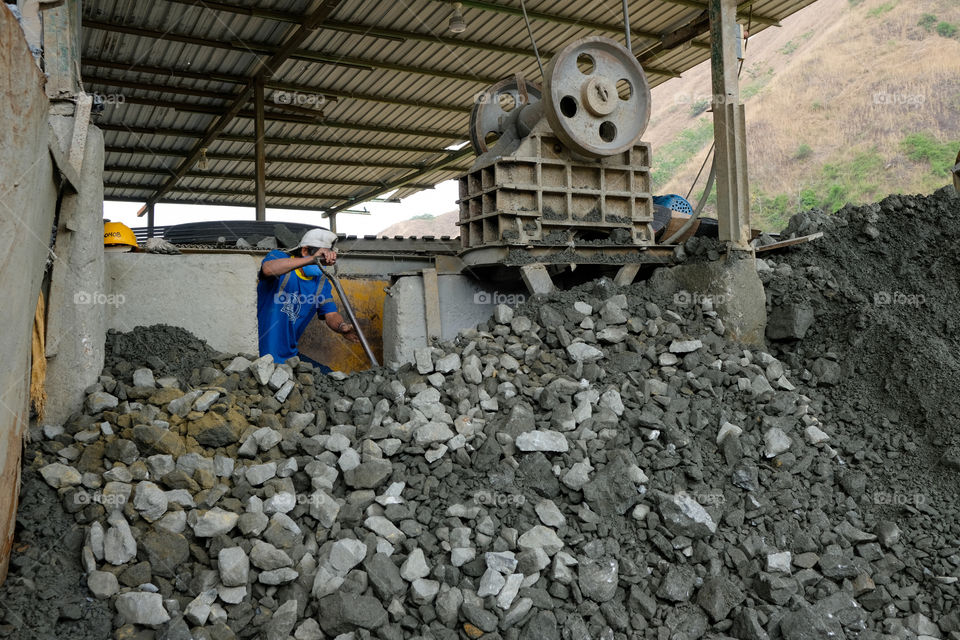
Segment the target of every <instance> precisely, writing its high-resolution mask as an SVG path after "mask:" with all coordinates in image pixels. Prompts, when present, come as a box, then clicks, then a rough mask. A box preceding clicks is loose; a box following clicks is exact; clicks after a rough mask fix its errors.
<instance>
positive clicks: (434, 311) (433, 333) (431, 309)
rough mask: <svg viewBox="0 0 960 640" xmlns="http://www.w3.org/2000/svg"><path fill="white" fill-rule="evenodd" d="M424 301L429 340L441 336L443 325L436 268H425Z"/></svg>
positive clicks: (423, 272)
mask: <svg viewBox="0 0 960 640" xmlns="http://www.w3.org/2000/svg"><path fill="white" fill-rule="evenodd" d="M421 273H422V274H423V301H424V303H425V304H426V312H427V340H430V339H431V338H438V339H439V338H440V335H441V333H442V331H443V325H442V322H441V320H440V287H439V282H438V279H437V270H436V269H424V270H423V271H421Z"/></svg>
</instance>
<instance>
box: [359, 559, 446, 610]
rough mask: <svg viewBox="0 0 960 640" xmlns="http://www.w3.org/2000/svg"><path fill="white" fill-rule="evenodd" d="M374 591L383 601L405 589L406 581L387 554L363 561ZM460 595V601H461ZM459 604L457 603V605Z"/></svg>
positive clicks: (401, 592) (390, 598) (400, 593)
mask: <svg viewBox="0 0 960 640" xmlns="http://www.w3.org/2000/svg"><path fill="white" fill-rule="evenodd" d="M363 568H364V569H365V570H366V572H367V578H368V579H369V580H370V584H371V586H373V589H374V591H375V592H376V593H377V595H378V596H379V597H380V599H381V600H383V601H384V602H389V601H390V600H392V599H393V598H395V597H397V596H399V595H402V594H403V593H404V592H405V591H406V590H407V583H406V582H405V581H404V579H403V577H402V576H401V575H400V569H399V567H397V565H396V564H394V562H393V560H391V559H390V557H389V556H387V555H384V554H382V553H375V554H373V555H372V556H370V557H369V558H368V559H367V560H366V562H364V563H363ZM462 599H463V598H462V596H461V601H462ZM459 606H460V605H459V604H458V605H457V607H459Z"/></svg>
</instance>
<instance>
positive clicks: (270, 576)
mask: <svg viewBox="0 0 960 640" xmlns="http://www.w3.org/2000/svg"><path fill="white" fill-rule="evenodd" d="M298 577H300V574H299V573H298V572H297V571H296V570H294V569H291V568H289V567H283V568H281V569H271V570H270V571H263V572H261V573H260V575H259V576H257V582H259V583H260V584H268V585H279V584H286V583H287V582H293V581H294V580H296V579H297V578H298Z"/></svg>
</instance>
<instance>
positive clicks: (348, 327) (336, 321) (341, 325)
mask: <svg viewBox="0 0 960 640" xmlns="http://www.w3.org/2000/svg"><path fill="white" fill-rule="evenodd" d="M323 320H324V322H326V323H327V326H328V327H330V330H331V331H333V332H334V333H339V334H340V335H342V336H343V337H344V338H346V339H347V340H349V341H350V342H360V336H358V335H357V331H356V329H355V328H354V326H353V325H352V324H350V323H349V322H347V321H346V320H344V319H343V316H341V315H340V312H338V311H333V312H331V313H327V314H324V316H323Z"/></svg>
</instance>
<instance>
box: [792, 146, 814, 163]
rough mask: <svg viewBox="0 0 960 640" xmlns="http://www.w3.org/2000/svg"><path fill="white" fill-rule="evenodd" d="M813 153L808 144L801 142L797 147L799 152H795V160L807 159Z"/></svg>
mask: <svg viewBox="0 0 960 640" xmlns="http://www.w3.org/2000/svg"><path fill="white" fill-rule="evenodd" d="M811 155H813V149H811V148H810V145H808V144H801V145H800V146H799V147H797V152H796V153H794V154H793V159H794V160H805V159H807V158H809V157H810V156H811Z"/></svg>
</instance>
